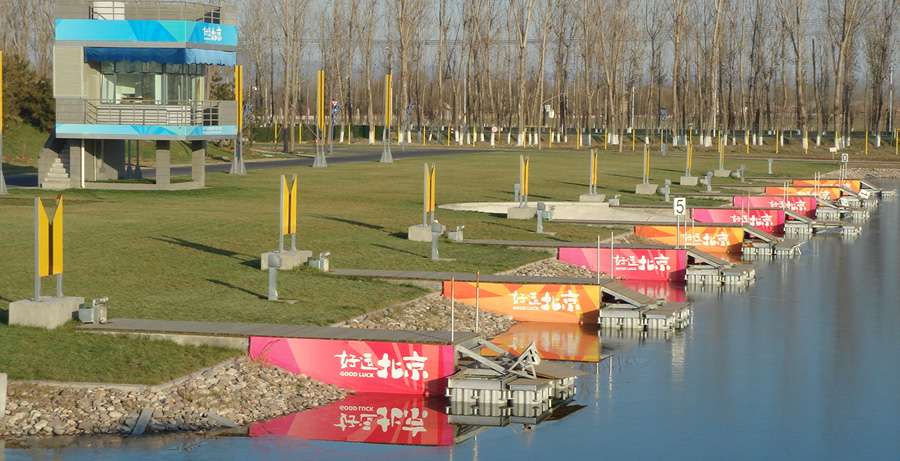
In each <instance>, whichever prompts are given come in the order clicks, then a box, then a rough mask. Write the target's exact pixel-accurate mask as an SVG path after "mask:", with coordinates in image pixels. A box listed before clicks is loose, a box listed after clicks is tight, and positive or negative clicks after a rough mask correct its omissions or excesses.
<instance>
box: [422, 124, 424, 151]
mask: <svg viewBox="0 0 900 461" xmlns="http://www.w3.org/2000/svg"><path fill="white" fill-rule="evenodd" d="M422 145H423V146H424V145H425V125H422Z"/></svg>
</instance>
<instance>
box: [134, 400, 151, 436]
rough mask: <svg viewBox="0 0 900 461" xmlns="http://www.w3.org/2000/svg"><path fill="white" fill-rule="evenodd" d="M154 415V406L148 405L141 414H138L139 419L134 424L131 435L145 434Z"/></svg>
mask: <svg viewBox="0 0 900 461" xmlns="http://www.w3.org/2000/svg"><path fill="white" fill-rule="evenodd" d="M152 417H153V408H150V407H147V408H144V409H143V410H141V415H140V416H138V420H137V422H136V423H135V424H134V429H133V430H132V431H131V435H144V431H146V430H147V425H149V424H150V418H152Z"/></svg>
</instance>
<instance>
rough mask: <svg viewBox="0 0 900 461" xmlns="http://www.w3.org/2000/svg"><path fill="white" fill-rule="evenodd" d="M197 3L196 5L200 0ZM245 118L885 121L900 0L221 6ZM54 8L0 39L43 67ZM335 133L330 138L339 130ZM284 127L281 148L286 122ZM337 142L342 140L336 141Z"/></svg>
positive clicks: (714, 129)
mask: <svg viewBox="0 0 900 461" xmlns="http://www.w3.org/2000/svg"><path fill="white" fill-rule="evenodd" d="M207 1H208V0H207ZM237 4H238V10H239V15H238V17H239V20H240V34H241V36H240V40H241V46H240V53H239V61H240V62H242V63H243V64H245V68H246V69H247V71H248V75H246V76H245V81H246V82H249V83H250V85H251V88H249V89H247V90H245V93H246V94H247V95H249V96H250V98H251V99H252V103H253V104H254V106H255V111H256V114H257V116H258V117H257V118H258V119H260V120H268V121H277V122H278V123H279V124H280V125H281V127H282V128H285V127H288V126H295V125H296V124H297V122H298V118H300V117H304V116H307V115H314V111H315V108H314V107H313V106H314V103H313V101H315V100H316V96H315V88H316V82H315V75H316V71H317V70H320V69H323V70H325V73H326V75H327V79H328V81H327V84H326V87H327V93H328V95H327V96H328V99H336V100H339V101H341V104H342V112H341V123H342V124H347V123H352V124H367V125H370V127H371V129H370V130H369V132H370V141H374V137H372V136H373V135H374V132H375V130H374V126H375V125H376V124H378V123H380V121H381V120H382V119H383V112H384V107H383V106H384V104H383V92H384V85H383V82H384V76H385V75H386V74H388V73H391V74H392V75H393V76H394V81H395V82H396V83H395V87H394V95H395V98H394V109H393V110H394V113H395V114H396V116H395V117H394V120H396V121H397V123H399V125H400V127H401V128H402V127H416V128H419V127H423V126H425V127H433V128H434V127H444V126H450V125H452V126H455V127H456V129H457V132H462V133H472V132H473V130H474V131H477V132H479V133H480V132H481V131H482V129H483V127H486V126H492V125H495V126H501V127H508V128H510V129H511V131H512V132H513V133H516V136H517V137H516V139H515V140H516V142H518V143H519V144H522V143H523V142H525V141H524V133H525V132H526V130H527V129H529V128H530V127H551V128H552V129H553V130H554V131H556V132H560V131H561V132H563V133H567V132H569V133H571V132H572V130H588V129H594V130H604V131H605V132H607V133H610V134H613V135H617V136H618V137H621V136H623V135H624V133H625V132H626V131H627V130H628V129H629V128H636V129H643V130H662V131H666V132H668V133H670V134H674V135H678V134H682V133H684V132H685V131H686V130H688V129H691V130H694V131H695V132H700V133H703V134H705V135H707V136H711V135H715V134H718V133H722V132H734V131H754V132H760V131H764V130H773V129H775V130H786V129H789V130H796V131H797V132H801V133H805V132H810V133H824V132H826V131H828V132H833V133H834V134H835V138H838V137H840V136H841V135H842V134H844V133H846V132H848V131H850V130H853V129H856V130H859V129H868V130H872V131H879V132H881V131H889V130H892V129H893V128H894V123H893V111H892V106H893V102H892V85H891V84H892V80H893V77H892V75H893V59H894V55H893V50H894V48H896V46H897V35H898V34H897V27H896V26H895V22H896V21H895V18H897V13H898V9H900V0H330V1H327V2H311V1H309V0H273V1H263V0H237ZM52 6H53V4H52V0H0V43H2V46H3V49H4V51H6V52H7V53H9V54H20V55H24V56H28V57H29V58H30V59H31V61H32V63H33V65H34V66H35V68H36V70H37V71H38V72H39V73H41V74H45V75H46V74H49V72H50V69H51V65H50V62H51V61H50V59H51V52H50V47H49V45H50V44H51V43H52V38H51V37H52V24H53V21H52V17H53V13H52ZM343 130H344V128H343V127H342V128H341V136H342V137H343V136H344V133H343ZM285 132H286V133H290V135H289V136H285V148H286V149H291V148H293V144H294V143H295V142H296V140H295V139H294V136H295V131H294V130H286V131H285ZM348 136H349V134H348Z"/></svg>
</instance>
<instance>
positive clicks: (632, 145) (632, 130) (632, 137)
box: [631, 128, 635, 152]
mask: <svg viewBox="0 0 900 461" xmlns="http://www.w3.org/2000/svg"><path fill="white" fill-rule="evenodd" d="M634 137H635V134H634V128H632V129H631V151H632V152H634V151H635V148H634Z"/></svg>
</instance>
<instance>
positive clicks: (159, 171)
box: [156, 141, 172, 188]
mask: <svg viewBox="0 0 900 461" xmlns="http://www.w3.org/2000/svg"><path fill="white" fill-rule="evenodd" d="M171 183H172V157H171V152H170V151H169V141H156V185H157V187H160V188H165V187H168V186H169V184H171Z"/></svg>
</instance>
